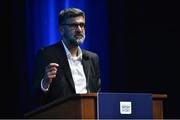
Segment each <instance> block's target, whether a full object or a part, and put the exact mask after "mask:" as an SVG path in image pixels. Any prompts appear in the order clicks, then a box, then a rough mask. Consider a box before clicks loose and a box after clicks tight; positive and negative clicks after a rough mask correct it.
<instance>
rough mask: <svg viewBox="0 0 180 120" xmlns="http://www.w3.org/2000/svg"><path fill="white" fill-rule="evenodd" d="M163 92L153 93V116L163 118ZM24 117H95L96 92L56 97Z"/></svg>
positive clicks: (164, 96)
mask: <svg viewBox="0 0 180 120" xmlns="http://www.w3.org/2000/svg"><path fill="white" fill-rule="evenodd" d="M166 97H167V95H165V94H153V95H152V99H153V106H152V107H153V118H154V119H162V118H163V100H164V99H165V98H166ZM25 118H41V119H43V118H67V119H75V118H78V119H80V118H83V119H96V118H97V94H96V93H90V94H81V95H80V94H76V95H72V96H69V97H66V98H63V99H58V100H56V101H54V102H52V103H50V104H47V105H45V106H43V107H41V108H38V109H36V110H34V111H32V112H29V113H26V114H25Z"/></svg>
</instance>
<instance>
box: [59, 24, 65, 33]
mask: <svg viewBox="0 0 180 120" xmlns="http://www.w3.org/2000/svg"><path fill="white" fill-rule="evenodd" d="M59 32H60V33H61V34H62V35H63V34H64V28H63V27H62V26H60V27H59Z"/></svg>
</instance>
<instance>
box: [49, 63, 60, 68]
mask: <svg viewBox="0 0 180 120" xmlns="http://www.w3.org/2000/svg"><path fill="white" fill-rule="evenodd" d="M49 66H50V67H59V64H57V63H50V64H49Z"/></svg>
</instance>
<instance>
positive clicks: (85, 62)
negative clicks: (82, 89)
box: [82, 50, 90, 93]
mask: <svg viewBox="0 0 180 120" xmlns="http://www.w3.org/2000/svg"><path fill="white" fill-rule="evenodd" d="M82 52H83V59H82V65H83V69H84V73H85V76H86V84H87V85H86V88H87V92H88V93H89V92H90V88H89V76H90V59H89V57H88V55H87V54H86V53H85V52H84V51H83V50H82Z"/></svg>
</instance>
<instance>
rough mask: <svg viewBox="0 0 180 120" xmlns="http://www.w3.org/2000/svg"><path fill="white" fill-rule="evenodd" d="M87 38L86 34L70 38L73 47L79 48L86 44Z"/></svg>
mask: <svg viewBox="0 0 180 120" xmlns="http://www.w3.org/2000/svg"><path fill="white" fill-rule="evenodd" d="M85 37H86V36H85V33H84V34H82V35H74V36H73V37H71V38H69V42H70V44H71V45H72V46H76V47H77V46H79V45H81V44H83V43H84V40H85Z"/></svg>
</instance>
